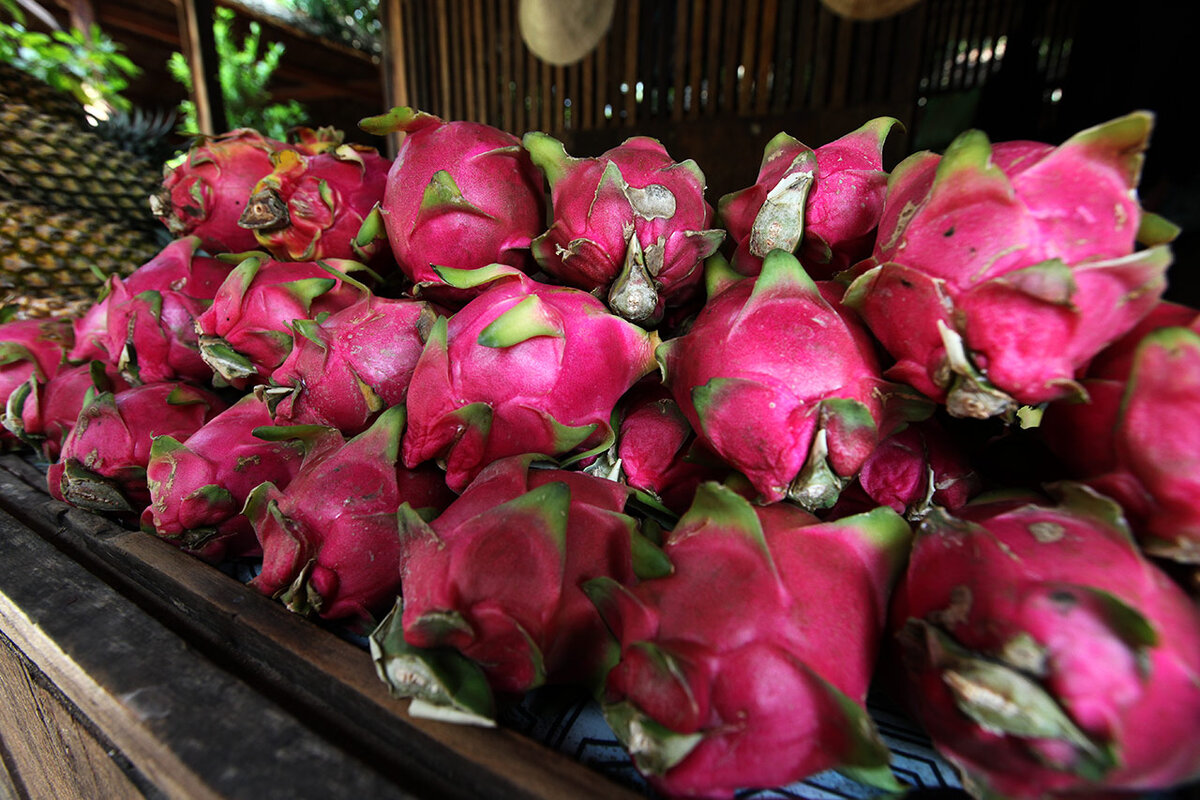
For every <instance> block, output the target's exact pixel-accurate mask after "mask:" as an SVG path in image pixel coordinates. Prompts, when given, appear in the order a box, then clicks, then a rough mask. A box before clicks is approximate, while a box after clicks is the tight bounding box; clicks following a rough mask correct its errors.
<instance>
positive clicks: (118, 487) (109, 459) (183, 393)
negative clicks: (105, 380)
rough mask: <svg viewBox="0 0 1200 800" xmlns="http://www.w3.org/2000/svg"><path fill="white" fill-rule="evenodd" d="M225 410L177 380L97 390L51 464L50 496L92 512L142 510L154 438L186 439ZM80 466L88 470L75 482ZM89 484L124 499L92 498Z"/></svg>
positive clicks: (209, 395)
mask: <svg viewBox="0 0 1200 800" xmlns="http://www.w3.org/2000/svg"><path fill="white" fill-rule="evenodd" d="M224 409H225V403H224V401H222V400H221V399H220V398H219V397H217V396H216V395H215V394H213V393H212V392H209V391H207V390H205V389H201V388H199V387H197V386H189V385H188V384H184V383H178V382H175V381H168V382H163V383H148V384H145V385H142V386H134V387H132V388H129V389H125V390H124V391H120V392H117V393H116V394H112V393H109V392H105V393H102V394H98V395H96V397H95V398H94V399H93V400H92V401H91V402H90V403H88V404H87V405H85V406H84V407H83V408H82V409H81V410H80V412H79V418H78V421H77V422H76V424H75V427H74V428H72V429H71V432H70V433H68V434H67V436H66V438H65V439H64V440H63V443H62V452H61V453H60V454H59V460H58V461H57V462H55V463H54V464H51V465H50V469H49V472H48V473H47V483H48V485H49V488H50V494H51V495H53V496H54V497H55V498H57V499H59V500H65V501H66V502H68V503H72V504H74V505H79V506H81V507H83V508H88V509H90V510H98V511H131V512H133V513H135V514H136V513H141V511H142V509H143V508H145V507H146V505H147V504H148V503H149V502H150V494H149V491H148V489H147V487H146V465H147V464H148V463H149V461H150V446H151V443H152V441H153V439H154V437H155V436H160V435H163V434H166V435H169V436H172V437H174V438H176V439H185V438H187V437H188V436H190V435H191V434H192V433H194V432H195V431H196V430H198V429H199V428H200V426H201V425H203V424H204V423H206V422H208V420H210V419H212V417H214V416H215V415H216V414H218V413H220V412H221V411H223V410H224ZM79 470H82V471H83V473H85V474H82V475H80V477H79V480H78V481H77V480H76V475H75V473H76V471H79ZM89 482H96V483H100V484H105V485H108V486H111V487H112V488H113V489H115V491H116V492H117V493H119V495H120V497H116V496H110V495H106V496H105V497H102V498H100V499H99V500H98V501H97V502H93V493H92V491H91V490H90V484H89ZM122 498H123V501H124V502H122Z"/></svg>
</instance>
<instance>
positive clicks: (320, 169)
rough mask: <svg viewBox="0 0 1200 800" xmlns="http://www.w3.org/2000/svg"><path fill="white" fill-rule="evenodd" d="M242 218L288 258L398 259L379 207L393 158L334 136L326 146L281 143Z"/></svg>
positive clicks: (381, 262) (264, 243)
mask: <svg viewBox="0 0 1200 800" xmlns="http://www.w3.org/2000/svg"><path fill="white" fill-rule="evenodd" d="M271 163H272V164H273V165H274V167H275V168H274V170H273V171H272V172H271V174H269V175H267V176H266V177H265V178H263V179H262V180H260V181H259V182H258V183H257V184H256V185H255V187H254V190H253V192H252V194H251V195H250V198H249V200H248V201H247V203H246V208H245V210H244V211H243V212H242V215H241V217H240V218H239V219H238V225H240V226H241V227H243V228H246V229H248V230H251V231H253V232H254V238H255V239H257V241H258V246H259V247H262V248H263V249H265V250H266V251H267V252H269V253H270V254H271V255H272V256H273V257H275V258H277V259H279V260H281V261H320V260H324V259H327V258H342V259H352V260H355V261H361V262H363V263H365V264H367V265H368V266H370V267H373V268H376V269H381V268H383V267H385V266H386V265H387V264H388V263H390V262H391V260H392V254H391V251H390V250H389V248H388V245H387V243H386V236H385V234H384V231H383V223H382V220H381V219H380V218H379V215H378V212H377V211H375V209H376V207H377V206H378V205H379V203H380V202H381V201H382V200H383V192H384V187H385V186H386V184H387V175H388V171H389V170H390V169H391V166H392V162H391V161H390V160H388V159H386V158H384V157H383V156H381V155H379V152H378V151H377V150H375V148H373V147H366V146H363V145H354V144H338V143H336V142H332V141H331V142H329V143H328V145H327V146H326V147H324V148H323V149H320V150H319V152H315V153H312V154H305V153H303V152H300V151H297V150H280V151H277V152H275V153H272V154H271Z"/></svg>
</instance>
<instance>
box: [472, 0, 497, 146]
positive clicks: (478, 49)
mask: <svg viewBox="0 0 1200 800" xmlns="http://www.w3.org/2000/svg"><path fill="white" fill-rule="evenodd" d="M490 7H491V4H490V3H484V0H472V2H471V35H472V38H473V39H474V41H475V50H474V56H475V59H474V72H475V75H476V76H477V79H476V92H477V94H476V107H475V116H474V117H473V118H474V119H476V120H478V121H480V122H483V123H487V122H489V121H490V120H491V113H490V108H491V104H492V98H493V97H494V96H495V92H496V70H494V69H492V68H491V63H490V58H489V55H490V53H491V50H492V37H491V36H490V35H489V34H491V33H492V32H493V31H495V28H488V29H487V33H485V31H484V20H485V17H486V16H487V14H488V11H489V10H490Z"/></svg>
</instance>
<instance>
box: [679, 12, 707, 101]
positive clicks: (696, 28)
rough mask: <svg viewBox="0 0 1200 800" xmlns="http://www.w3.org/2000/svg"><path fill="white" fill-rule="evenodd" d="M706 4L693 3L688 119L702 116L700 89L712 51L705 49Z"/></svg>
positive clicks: (689, 46)
mask: <svg viewBox="0 0 1200 800" xmlns="http://www.w3.org/2000/svg"><path fill="white" fill-rule="evenodd" d="M704 4H705V0H694V2H692V3H691V7H692V29H691V39H690V42H691V43H690V44H689V45H688V51H689V53H690V55H691V59H690V63H689V64H688V83H687V85H688V91H689V92H690V93H691V96H690V97H688V98H687V99H686V103H685V105H686V106H687V109H686V110H687V118H688V119H698V118H699V117H700V90H701V83H702V82H703V80H704V65H705V62H706V61H708V60H709V58H710V56H711V53H710V52H708V51H706V50H705V49H704V23H705V20H706V17H705V12H704Z"/></svg>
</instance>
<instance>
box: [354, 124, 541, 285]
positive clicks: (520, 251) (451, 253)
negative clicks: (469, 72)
mask: <svg viewBox="0 0 1200 800" xmlns="http://www.w3.org/2000/svg"><path fill="white" fill-rule="evenodd" d="M359 127H361V128H362V129H363V130H365V131H367V132H368V133H372V134H375V135H378V136H386V135H387V134H389V133H397V132H403V133H404V134H406V135H405V137H404V141H403V142H402V143H401V145H400V149H399V152H397V154H396V160H395V161H394V162H393V163H392V168H391V170H390V171H389V172H388V176H387V187H386V189H385V190H384V196H383V202H382V204H381V206H380V213H381V215H382V217H383V225H384V228H385V229H386V231H387V237H388V241H389V242H390V244H391V249H392V254H393V255H394V256H395V258H396V263H397V264H398V265H399V267H400V269H401V271H403V272H404V274H405V275H407V276H408V277H409V278H410V279H411V280H412V281H413V283H414V292H415V293H416V294H418V295H424V296H427V297H429V298H430V299H433V300H435V301H438V302H443V303H447V304H451V305H455V306H458V305H462V304H463V303H465V302H466V301H467V300H468V299H470V298H471V297H472V296H473V295H475V294H478V291H479V289H480V287H479V286H466V285H461V286H449V285H447V284H446V283H445V281H443V279H442V277H441V276H440V274H439V273H438V270H437V268H438V267H446V268H450V269H457V270H473V269H479V268H482V267H487V266H489V265H491V264H506V265H508V266H511V267H517V268H520V269H527V268H528V267H529V261H530V255H529V243H530V242H531V241H532V240H533V237H534V236H536V235H537V234H538V232H539V231H541V230H542V226H543V225H544V224H545V216H546V211H545V196H544V192H543V189H542V181H541V176H540V175H539V174H538V171H537V168H536V167H534V166H533V162H532V161H530V159H529V155H528V153H526V152H525V151H524V150H523V149H522V148H521V142H520V140H518V139H517V138H516V137H515V136H513V135H512V134H510V133H506V132H504V131H501V130H499V129H497V128H493V127H491V126H490V125H484V124H482V123H478V122H444V121H443V120H441V119H439V118H438V117H435V116H433V115H432V114H427V113H425V112H423V111H418V110H416V109H413V108H408V107H404V106H401V107H397V108H393V109H392V110H391V111H390V112H388V113H387V114H383V115H380V116H378V117H370V118H368V119H364V120H362V122H360V123H359Z"/></svg>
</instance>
